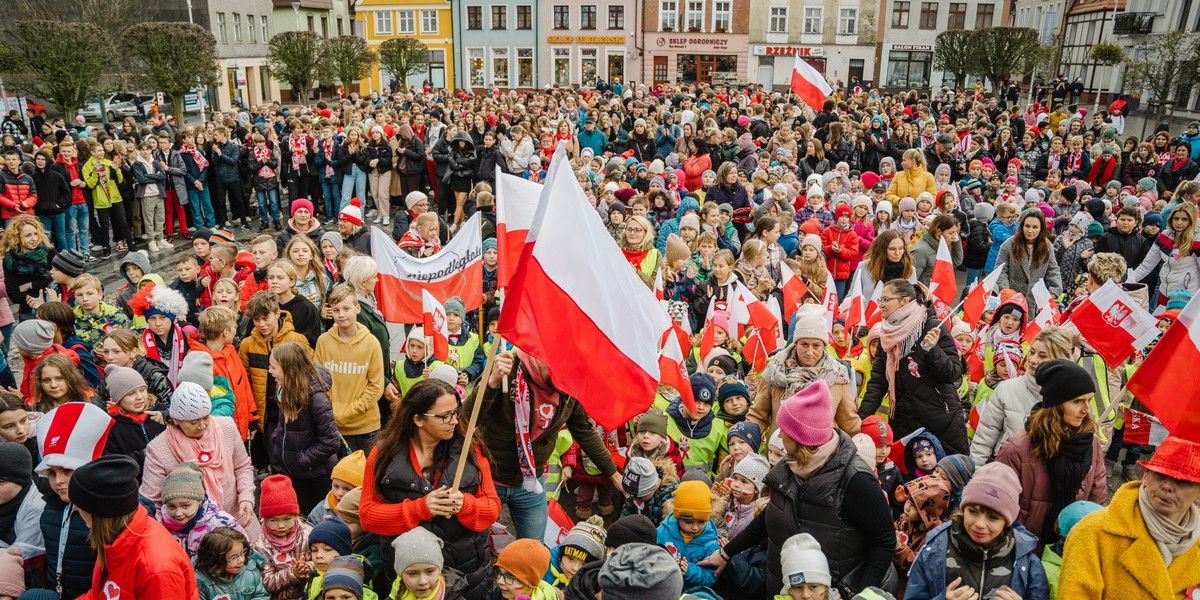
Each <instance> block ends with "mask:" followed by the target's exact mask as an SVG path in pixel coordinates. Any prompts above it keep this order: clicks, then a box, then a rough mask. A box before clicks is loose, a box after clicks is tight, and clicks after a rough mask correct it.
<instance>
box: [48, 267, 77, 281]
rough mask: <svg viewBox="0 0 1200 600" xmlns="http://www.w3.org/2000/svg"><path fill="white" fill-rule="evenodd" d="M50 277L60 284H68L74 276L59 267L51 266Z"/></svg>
mask: <svg viewBox="0 0 1200 600" xmlns="http://www.w3.org/2000/svg"><path fill="white" fill-rule="evenodd" d="M50 279H53V280H54V283H57V284H59V285H66V284H68V283H70V282H71V280H72V279H74V278H73V277H71V276H69V275H67V274H66V273H63V272H62V271H59V270H58V268H57V267H50Z"/></svg>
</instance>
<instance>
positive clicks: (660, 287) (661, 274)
mask: <svg viewBox="0 0 1200 600" xmlns="http://www.w3.org/2000/svg"><path fill="white" fill-rule="evenodd" d="M666 278H667V270H666V269H665V268H664V269H659V270H658V277H655V278H654V297H655V298H658V299H659V300H660V301H662V300H665V299H666V296H667V291H666V286H667V284H666V281H664V280H665V279H666Z"/></svg>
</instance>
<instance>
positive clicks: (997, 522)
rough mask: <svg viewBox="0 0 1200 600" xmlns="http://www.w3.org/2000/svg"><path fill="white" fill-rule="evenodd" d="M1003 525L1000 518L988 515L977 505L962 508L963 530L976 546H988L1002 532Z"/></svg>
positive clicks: (1002, 520) (987, 512)
mask: <svg viewBox="0 0 1200 600" xmlns="http://www.w3.org/2000/svg"><path fill="white" fill-rule="evenodd" d="M1005 525H1006V523H1005V522H1004V519H1003V518H1002V517H1000V516H999V515H995V514H991V513H989V511H986V510H984V509H982V508H981V507H980V506H979V505H978V504H968V505H966V506H964V507H963V528H964V529H966V530H967V533H968V534H969V535H970V536H971V541H973V542H975V543H976V544H979V545H987V544H990V543H991V542H992V540H994V539H996V538H997V537H999V536H1000V534H1001V533H1002V532H1003V531H1004V527H1005Z"/></svg>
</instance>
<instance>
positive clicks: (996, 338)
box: [987, 323, 1022, 346]
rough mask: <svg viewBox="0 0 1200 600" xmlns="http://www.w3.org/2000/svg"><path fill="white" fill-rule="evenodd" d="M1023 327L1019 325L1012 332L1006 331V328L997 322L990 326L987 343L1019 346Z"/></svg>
mask: <svg viewBox="0 0 1200 600" xmlns="http://www.w3.org/2000/svg"><path fill="white" fill-rule="evenodd" d="M1021 329H1022V328H1021V327H1018V328H1017V330H1016V331H1014V332H1012V333H1004V330H1002V329H1000V324H999V323H997V324H996V325H995V326H994V327H988V331H987V343H988V345H989V346H996V345H999V344H1002V343H1008V344H1017V345H1018V346H1019V345H1021V342H1022V338H1021Z"/></svg>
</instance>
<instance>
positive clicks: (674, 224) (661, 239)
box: [654, 197, 700, 255]
mask: <svg viewBox="0 0 1200 600" xmlns="http://www.w3.org/2000/svg"><path fill="white" fill-rule="evenodd" d="M689 210H690V211H695V212H696V213H697V214H699V213H700V203H699V202H696V200H695V199H694V198H690V197H689V198H684V199H683V202H680V203H679V210H677V211H675V218H673V219H667V220H666V221H663V223H662V225H660V226H659V227H658V235H657V237H656V238H655V240H654V247H655V248H658V251H659V253H660V254H664V255H665V254H666V253H667V236H669V235H671V234H672V233H674V234H676V235H678V234H679V221H680V220H681V219H683V215H685V214H687V212H688V211H689Z"/></svg>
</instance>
